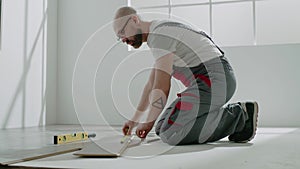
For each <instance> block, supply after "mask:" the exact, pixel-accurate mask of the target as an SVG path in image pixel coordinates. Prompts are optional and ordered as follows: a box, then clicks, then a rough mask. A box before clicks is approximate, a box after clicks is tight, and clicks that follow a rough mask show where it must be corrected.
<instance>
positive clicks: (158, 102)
mask: <svg viewBox="0 0 300 169" xmlns="http://www.w3.org/2000/svg"><path fill="white" fill-rule="evenodd" d="M152 106H153V107H156V108H158V109H164V107H165V105H164V101H163V98H162V97H161V98H159V99H157V100H156V101H155V102H153V103H152Z"/></svg>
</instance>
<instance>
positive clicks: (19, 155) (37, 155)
mask: <svg viewBox="0 0 300 169" xmlns="http://www.w3.org/2000/svg"><path fill="white" fill-rule="evenodd" d="M84 144H86V143H73V144H65V145H53V146H50V147H43V148H39V149H30V150H11V151H10V152H9V153H6V154H1V158H0V166H1V165H11V164H16V163H20V162H25V161H31V160H36V159H41V158H46V157H50V156H55V155H60V154H65V153H70V152H74V151H78V150H81V149H82V147H84Z"/></svg>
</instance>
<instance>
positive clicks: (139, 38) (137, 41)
mask: <svg viewBox="0 0 300 169" xmlns="http://www.w3.org/2000/svg"><path fill="white" fill-rule="evenodd" d="M142 44H143V34H142V30H141V29H138V30H137V33H136V34H135V35H134V42H133V44H132V46H133V47H134V48H135V49H137V48H139V47H141V46H142Z"/></svg>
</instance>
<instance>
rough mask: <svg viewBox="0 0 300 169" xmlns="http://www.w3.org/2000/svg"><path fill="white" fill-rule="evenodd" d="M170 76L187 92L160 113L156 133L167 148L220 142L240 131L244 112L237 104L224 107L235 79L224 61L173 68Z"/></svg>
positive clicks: (213, 60) (211, 61)
mask: <svg viewBox="0 0 300 169" xmlns="http://www.w3.org/2000/svg"><path fill="white" fill-rule="evenodd" d="M172 76H173V77H174V78H176V79H178V80H180V81H181V82H182V83H183V84H184V85H185V86H186V89H185V90H184V91H183V92H182V93H178V94H177V96H178V97H177V98H176V99H175V100H174V101H173V102H172V103H171V104H170V106H169V107H167V109H166V110H165V111H164V112H163V114H162V116H161V118H160V119H159V120H158V122H157V125H156V128H155V132H156V134H157V135H159V136H160V137H161V139H162V141H163V142H165V143H168V144H170V145H186V144H201V143H207V142H213V141H217V140H220V139H222V138H224V137H226V136H228V135H231V134H233V133H234V132H239V131H241V130H242V129H243V127H244V125H245V121H246V120H247V119H248V116H247V113H246V112H245V111H244V110H243V109H242V107H241V106H240V105H239V104H238V103H231V104H227V102H228V101H229V100H230V99H231V97H232V96H233V94H234V92H235V90H236V79H235V76H234V72H233V69H232V67H231V65H230V64H229V62H228V60H227V58H225V57H224V56H221V57H217V58H214V59H211V60H209V61H206V62H204V63H201V64H200V65H198V66H195V67H176V66H174V67H173V74H172Z"/></svg>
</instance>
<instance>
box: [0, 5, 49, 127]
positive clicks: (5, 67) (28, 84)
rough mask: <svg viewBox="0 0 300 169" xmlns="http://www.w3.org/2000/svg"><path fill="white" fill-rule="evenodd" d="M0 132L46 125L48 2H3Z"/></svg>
mask: <svg viewBox="0 0 300 169" xmlns="http://www.w3.org/2000/svg"><path fill="white" fill-rule="evenodd" d="M2 3H3V4H2V6H3V12H2V14H3V17H2V18H3V22H2V48H1V56H0V79H1V87H0V93H1V94H0V128H15V127H30V126H38V125H43V124H45V109H44V106H43V105H44V103H45V99H44V95H45V76H44V74H45V58H46V50H45V49H46V45H47V42H46V37H47V34H46V33H45V32H46V30H47V22H46V15H45V9H46V7H47V1H45V0H22V1H20V0H4V1H2Z"/></svg>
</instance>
